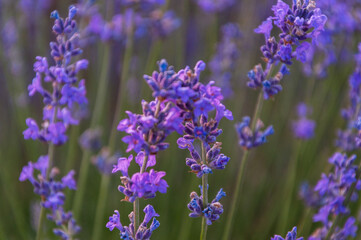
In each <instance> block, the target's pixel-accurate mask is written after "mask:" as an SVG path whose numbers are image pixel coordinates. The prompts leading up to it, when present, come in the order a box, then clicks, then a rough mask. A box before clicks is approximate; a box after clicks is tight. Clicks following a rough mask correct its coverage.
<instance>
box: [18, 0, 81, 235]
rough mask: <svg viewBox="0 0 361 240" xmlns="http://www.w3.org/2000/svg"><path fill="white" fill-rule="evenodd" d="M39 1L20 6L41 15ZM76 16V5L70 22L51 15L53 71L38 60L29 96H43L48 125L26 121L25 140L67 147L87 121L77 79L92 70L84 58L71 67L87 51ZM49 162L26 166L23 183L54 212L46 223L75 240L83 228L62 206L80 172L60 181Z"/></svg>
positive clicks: (46, 158) (46, 159) (42, 159)
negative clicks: (70, 132) (73, 130)
mask: <svg viewBox="0 0 361 240" xmlns="http://www.w3.org/2000/svg"><path fill="white" fill-rule="evenodd" d="M37 2H44V3H45V2H48V1H31V4H30V2H29V1H28V0H22V1H21V5H22V7H23V6H25V5H26V6H27V7H29V9H33V8H36V10H37V11H38V10H39V9H41V6H40V5H38V3H37ZM46 8H47V7H46ZM23 10H24V9H23ZM42 10H45V9H42ZM33 13H34V12H33ZM76 13H77V8H76V7H74V6H70V7H69V13H68V17H67V18H66V19H63V18H61V17H60V15H59V13H58V11H53V12H52V13H51V16H50V17H51V18H53V19H54V25H53V32H54V33H55V35H56V42H51V43H50V49H51V51H50V55H51V58H52V60H53V65H52V66H50V64H49V63H50V61H48V59H47V58H46V57H40V56H38V57H36V60H35V63H34V65H33V69H34V72H35V75H36V76H35V77H34V78H33V80H32V83H31V84H30V85H29V86H28V92H29V96H33V95H35V94H36V93H39V94H40V95H41V96H42V97H43V102H44V104H45V106H44V108H43V123H42V124H41V125H38V124H37V122H36V121H35V120H33V119H32V118H27V119H26V125H27V126H28V128H27V129H26V130H25V131H24V132H23V134H24V138H25V139H33V140H37V139H38V140H40V141H42V142H46V143H48V144H51V145H62V144H64V143H65V142H66V141H67V140H68V137H67V135H66V131H67V128H68V127H69V126H70V125H76V124H78V123H79V118H80V117H82V113H81V110H79V109H84V108H86V105H87V99H86V97H85V94H86V89H85V81H84V80H79V79H78V77H77V74H78V72H79V71H80V70H84V69H86V68H87V66H88V61H87V60H84V59H83V60H78V61H74V62H72V58H73V57H75V56H77V55H79V54H81V52H82V50H81V49H80V48H79V46H78V42H79V41H78V38H79V35H78V34H77V33H76V31H77V24H76V21H75V20H74V17H75V15H76ZM43 85H44V86H43ZM45 85H48V86H45ZM47 89H52V91H51V92H50V91H48V90H47ZM39 126H41V127H39ZM50 147H53V146H50ZM49 152H50V151H49ZM52 154H53V153H52ZM50 157H53V156H47V155H46V156H41V157H39V159H38V161H37V162H36V163H32V162H29V163H28V165H27V166H24V167H23V170H22V171H21V173H20V177H19V180H20V181H25V180H29V181H30V182H31V183H32V185H33V186H34V193H36V194H37V195H39V196H40V197H41V206H42V207H43V208H46V209H48V210H49V212H50V213H49V214H48V215H47V218H48V219H49V220H51V221H54V222H55V224H56V225H57V227H56V228H55V229H53V233H54V234H55V235H56V236H59V237H60V238H62V239H72V238H73V237H74V235H76V234H77V233H78V232H79V231H80V227H79V226H77V225H76V222H75V220H74V219H73V217H72V213H71V212H64V210H63V205H64V203H65V194H64V190H65V189H66V188H68V189H72V190H76V182H75V180H74V175H75V171H73V170H71V171H70V172H69V173H68V174H67V175H66V176H64V177H62V178H61V180H60V181H59V180H57V175H58V173H59V169H58V168H56V167H53V166H50V165H49V164H50V162H49V158H50Z"/></svg>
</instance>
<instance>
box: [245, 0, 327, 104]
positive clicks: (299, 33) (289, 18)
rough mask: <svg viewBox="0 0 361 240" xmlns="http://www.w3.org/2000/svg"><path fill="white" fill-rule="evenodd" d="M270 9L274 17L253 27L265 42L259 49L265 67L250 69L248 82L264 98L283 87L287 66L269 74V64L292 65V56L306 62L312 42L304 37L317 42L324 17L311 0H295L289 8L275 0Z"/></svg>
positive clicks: (274, 93)
mask: <svg viewBox="0 0 361 240" xmlns="http://www.w3.org/2000/svg"><path fill="white" fill-rule="evenodd" d="M272 10H273V12H274V16H271V17H269V18H267V20H266V21H264V22H263V23H262V24H261V25H260V26H259V27H258V28H256V29H255V32H256V33H260V34H263V35H264V36H265V41H266V43H265V45H263V46H262V47H261V51H262V53H263V56H264V60H265V62H266V63H267V66H266V69H265V70H263V67H262V66H261V65H257V66H256V67H255V68H254V70H252V71H250V72H249V74H248V77H249V79H250V80H249V82H248V83H247V85H248V86H249V87H250V88H253V89H257V88H262V89H263V92H264V99H269V98H270V97H272V96H274V95H276V94H277V93H278V92H280V91H281V90H282V87H281V85H280V82H281V80H282V78H283V76H284V75H285V74H287V73H288V69H287V68H286V67H285V66H283V65H282V66H281V67H280V70H279V71H278V72H277V74H276V75H275V76H271V72H270V69H271V66H273V65H274V66H277V65H278V64H279V63H283V64H286V65H291V64H292V62H293V59H294V58H296V59H297V60H298V61H301V62H305V61H306V56H307V54H308V51H309V49H310V45H311V44H310V43H309V42H307V41H306V40H307V39H311V40H312V42H313V43H316V41H317V37H318V35H319V34H320V33H321V32H322V31H323V27H324V25H325V22H326V20H327V17H326V16H325V15H323V14H322V13H321V10H320V9H319V8H316V6H315V2H314V1H312V0H311V1H308V0H305V1H301V0H298V1H296V0H295V1H293V5H292V6H291V7H290V6H289V5H288V4H286V3H284V2H283V1H282V0H278V2H277V4H276V5H274V6H273V7H272ZM273 27H278V28H279V29H280V30H281V34H280V35H279V38H280V40H279V41H277V40H276V38H275V37H272V36H271V31H272V29H273Z"/></svg>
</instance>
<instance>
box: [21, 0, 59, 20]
mask: <svg viewBox="0 0 361 240" xmlns="http://www.w3.org/2000/svg"><path fill="white" fill-rule="evenodd" d="M52 2H53V1H52V0H21V1H19V7H20V9H21V10H22V12H23V13H24V14H25V15H26V17H27V18H28V20H31V19H33V18H34V16H39V15H42V14H44V12H45V11H47V10H49V8H50V6H51V4H52Z"/></svg>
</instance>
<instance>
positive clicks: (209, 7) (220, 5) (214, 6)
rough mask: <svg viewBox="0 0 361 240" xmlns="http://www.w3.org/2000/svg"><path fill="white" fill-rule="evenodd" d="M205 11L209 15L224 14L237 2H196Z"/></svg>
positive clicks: (219, 0) (232, 0)
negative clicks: (223, 12)
mask: <svg viewBox="0 0 361 240" xmlns="http://www.w3.org/2000/svg"><path fill="white" fill-rule="evenodd" d="M196 1H197V3H198V5H199V6H200V7H201V8H202V9H203V11H205V12H208V13H214V12H222V11H224V10H226V9H228V8H230V7H232V6H233V5H234V4H235V3H236V1H235V0H196Z"/></svg>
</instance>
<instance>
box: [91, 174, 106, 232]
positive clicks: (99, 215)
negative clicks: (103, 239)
mask: <svg viewBox="0 0 361 240" xmlns="http://www.w3.org/2000/svg"><path fill="white" fill-rule="evenodd" d="M109 182H110V176H109V175H107V174H103V175H102V179H101V184H100V191H99V199H98V204H97V208H96V213H95V218H94V226H93V234H92V239H100V235H101V232H102V230H103V228H104V226H105V225H104V224H103V221H104V219H103V215H104V208H105V205H106V200H107V198H108V192H109Z"/></svg>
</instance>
